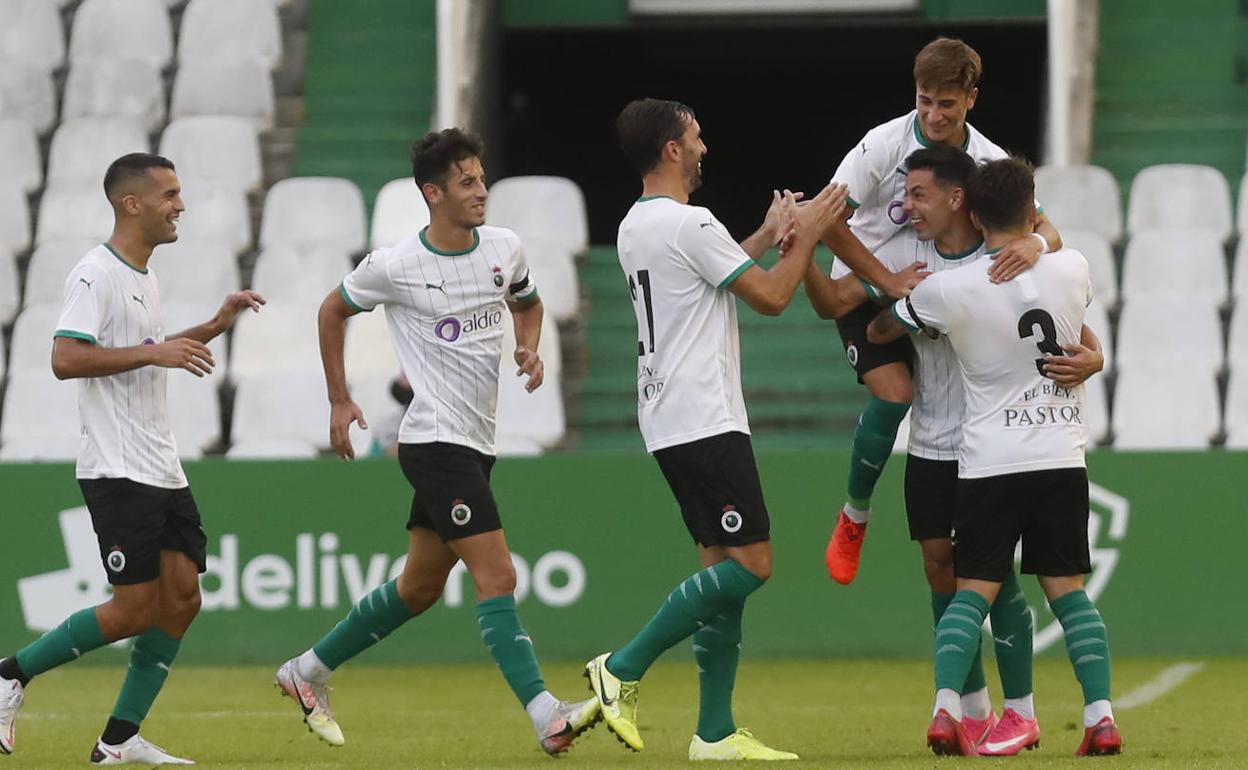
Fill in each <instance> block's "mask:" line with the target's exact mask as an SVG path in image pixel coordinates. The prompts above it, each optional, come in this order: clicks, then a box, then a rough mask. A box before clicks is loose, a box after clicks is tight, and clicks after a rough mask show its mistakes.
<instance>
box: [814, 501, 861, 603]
mask: <svg viewBox="0 0 1248 770" xmlns="http://www.w3.org/2000/svg"><path fill="white" fill-rule="evenodd" d="M866 536H867V525H866V524H865V523H863V524H858V523H857V522H855V521H854V520H853V519H851V518H849V517H848V516H846V515H845V512H844V511H841V515H840V516H838V517H837V518H836V529H835V530H833V531H832V537H831V538H830V539H829V540H828V548H827V550H826V551H824V554H823V561H824V563H825V564H827V566H828V576H829V577H831V578H832V579H833V580H835V581H836V582H838V583H840V584H841V585H843V586H847V585H849V584H850V583H852V582H854V576H855V575H857V574H858V561H859V558H860V557H861V556H862V541H863V539H864V538H865V537H866Z"/></svg>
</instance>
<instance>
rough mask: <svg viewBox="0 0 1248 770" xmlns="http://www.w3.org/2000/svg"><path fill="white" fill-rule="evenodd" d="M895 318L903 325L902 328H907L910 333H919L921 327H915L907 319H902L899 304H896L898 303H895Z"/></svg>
mask: <svg viewBox="0 0 1248 770" xmlns="http://www.w3.org/2000/svg"><path fill="white" fill-rule="evenodd" d="M893 318H896V319H897V320H898V322H900V323H901V325H902V326H904V327H906V328H907V329H909V330H910V331H912V332H917V331H919V327H917V326H915V325H914V324H912V323H910V322H909V321H907V320H906V319H904V318H902V317H901V313H898V312H897V303H896V302H894V303H893Z"/></svg>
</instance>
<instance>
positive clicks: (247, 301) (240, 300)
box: [167, 289, 265, 343]
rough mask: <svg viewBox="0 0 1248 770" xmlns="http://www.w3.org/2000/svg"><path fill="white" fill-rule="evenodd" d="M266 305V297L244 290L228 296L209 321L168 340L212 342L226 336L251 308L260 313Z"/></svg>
mask: <svg viewBox="0 0 1248 770" xmlns="http://www.w3.org/2000/svg"><path fill="white" fill-rule="evenodd" d="M263 304H265V299H264V297H262V296H260V295H259V294H257V293H256V292H254V291H252V290H251V289H243V290H242V291H236V292H234V293H232V294H229V295H227V296H226V298H225V301H224V302H222V303H221V308H220V309H219V310H217V313H216V315H214V316H213V317H212V318H210V319H208V320H207V321H205V322H204V323H202V324H199V325H198V326H192V327H191V328H189V329H185V330H183V331H180V332H178V333H177V334H174V335H172V336H170V337H168V338H167V339H170V340H176V339H183V338H190V339H193V340H196V341H198V342H204V343H208V342H212V341H213V340H214V339H216V338H217V337H219V336H220V335H222V334H225V333H226V332H227V331H228V330H229V329H230V327H231V326H233V325H234V322H235V321H236V320H238V314H239V313H241V312H243V311H244V310H246V309H247V308H251V310H252V312H254V313H259V312H260V306H261V305H263Z"/></svg>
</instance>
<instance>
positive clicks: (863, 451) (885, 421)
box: [849, 396, 910, 510]
mask: <svg viewBox="0 0 1248 770" xmlns="http://www.w3.org/2000/svg"><path fill="white" fill-rule="evenodd" d="M909 408H910V404H908V403H907V404H902V403H899V402H896V401H885V400H883V399H880V398H876V397H875V396H871V397H870V398H868V399H867V407H866V408H865V409H863V410H862V415H860V416H859V417H858V427H856V428H854V447H853V451H852V453H851V454H850V459H849V502H850V504H852V505H853V506H854V507H855V508H860V509H863V510H865V509H867V508H868V507H870V505H871V494H872V493H873V492H875V482H877V481H879V480H880V474H881V473H883V472H884V464H885V463H887V462H888V456H889V455H890V454H892V452H893V442H894V441H895V440H896V439H897V428H898V427H900V425H901V421H902V420H903V419H905V417H906V410H907V409H909Z"/></svg>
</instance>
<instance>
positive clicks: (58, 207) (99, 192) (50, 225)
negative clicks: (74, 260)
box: [35, 179, 113, 244]
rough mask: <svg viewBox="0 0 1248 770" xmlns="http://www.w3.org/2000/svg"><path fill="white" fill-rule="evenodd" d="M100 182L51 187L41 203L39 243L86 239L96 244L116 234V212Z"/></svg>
mask: <svg viewBox="0 0 1248 770" xmlns="http://www.w3.org/2000/svg"><path fill="white" fill-rule="evenodd" d="M100 181H101V180H99V179H97V180H94V181H92V182H90V183H73V182H60V183H50V184H49V185H48V186H47V187H45V188H44V190H43V197H42V198H40V199H39V215H38V220H37V222H38V223H37V224H36V225H35V243H36V244H42V243H47V242H48V241H54V240H63V239H78V240H82V239H83V238H86V239H88V240H92V241H95V242H96V243H98V242H100V241H102V240H104V239H105V238H107V237H108V234H109V233H111V232H112V231H113V209H112V207H110V206H109V205H108V200H107V199H105V197H104V192H103V188H102V187H101V186H100Z"/></svg>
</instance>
